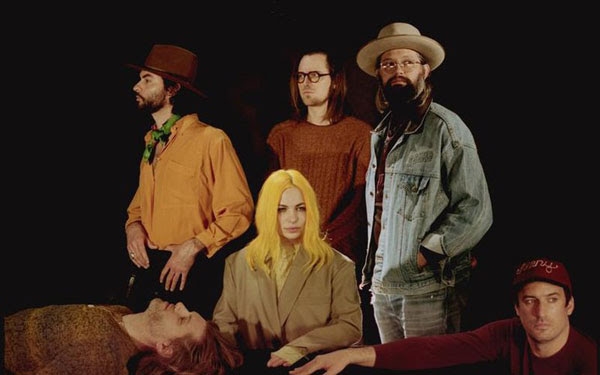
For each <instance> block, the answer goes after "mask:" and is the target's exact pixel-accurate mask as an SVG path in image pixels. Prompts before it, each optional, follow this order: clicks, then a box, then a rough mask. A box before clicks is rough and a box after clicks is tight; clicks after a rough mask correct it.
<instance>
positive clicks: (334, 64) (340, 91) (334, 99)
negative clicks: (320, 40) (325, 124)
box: [290, 47, 348, 124]
mask: <svg viewBox="0 0 600 375" xmlns="http://www.w3.org/2000/svg"><path fill="white" fill-rule="evenodd" d="M317 54H323V55H325V56H326V58H327V67H328V68H329V72H330V74H331V86H330V87H329V105H328V106H327V113H326V117H327V119H329V121H330V122H331V123H332V124H335V123H336V122H339V121H341V120H342V119H343V118H344V117H346V116H347V114H348V103H347V101H346V94H347V91H348V86H347V84H346V71H345V68H344V65H343V63H342V62H341V60H340V59H339V58H338V57H337V56H336V55H334V54H333V53H332V52H329V51H328V50H327V49H326V48H320V47H318V48H307V49H304V50H302V51H300V52H299V53H298V54H297V55H296V56H295V57H294V58H293V65H292V66H293V68H292V73H291V74H290V102H291V103H290V104H291V106H292V111H293V112H292V118H294V119H295V120H298V121H301V120H304V119H306V115H307V113H308V109H307V107H306V106H305V105H304V103H303V102H302V98H301V97H300V91H299V90H298V81H297V80H296V74H297V73H298V66H299V65H300V60H302V58H303V57H304V56H310V55H317Z"/></svg>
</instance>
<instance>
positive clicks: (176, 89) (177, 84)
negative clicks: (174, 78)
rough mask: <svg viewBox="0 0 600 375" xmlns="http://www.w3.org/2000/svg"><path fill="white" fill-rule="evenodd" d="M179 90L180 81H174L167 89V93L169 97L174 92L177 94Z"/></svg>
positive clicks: (173, 94)
mask: <svg viewBox="0 0 600 375" xmlns="http://www.w3.org/2000/svg"><path fill="white" fill-rule="evenodd" d="M179 90H181V83H179V82H176V83H175V84H174V85H173V86H171V87H169V88H168V89H167V93H168V94H169V95H170V96H171V97H173V96H175V94H177V93H178V92H179Z"/></svg>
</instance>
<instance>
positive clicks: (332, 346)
mask: <svg viewBox="0 0 600 375" xmlns="http://www.w3.org/2000/svg"><path fill="white" fill-rule="evenodd" d="M354 267H355V266H354V262H351V261H349V260H348V261H344V263H343V265H342V266H341V267H340V268H339V269H338V270H337V271H336V272H334V275H333V282H332V288H333V290H332V301H331V319H330V320H329V322H328V323H327V324H326V325H324V326H322V327H318V328H315V329H313V330H311V331H309V332H307V333H306V334H304V335H302V336H300V337H297V338H296V339H294V340H292V341H290V342H289V343H288V344H287V345H285V346H284V348H285V347H286V346H292V347H295V348H300V349H305V350H306V352H307V353H314V352H317V351H331V350H336V349H339V348H343V347H347V346H350V345H352V344H354V343H356V342H358V341H359V340H360V338H361V337H362V311H361V309H360V296H359V294H358V287H357V285H356V275H355V272H354Z"/></svg>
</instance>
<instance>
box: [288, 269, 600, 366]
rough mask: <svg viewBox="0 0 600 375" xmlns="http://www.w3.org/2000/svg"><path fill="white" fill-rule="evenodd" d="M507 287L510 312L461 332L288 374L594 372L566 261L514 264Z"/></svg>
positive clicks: (357, 352)
mask: <svg viewBox="0 0 600 375" xmlns="http://www.w3.org/2000/svg"><path fill="white" fill-rule="evenodd" d="M512 285H513V300H514V308H515V312H516V314H517V317H514V318H510V319H504V320H498V321H495V322H492V323H488V324H486V325H484V326H482V327H480V328H478V329H475V330H472V331H468V332H460V333H454V334H446V335H436V336H422V337H410V338H406V339H401V340H397V341H392V342H389V343H386V344H381V345H375V346H365V347H360V348H348V349H341V350H338V351H335V352H331V353H328V354H324V355H320V356H317V357H316V358H315V359H313V360H312V361H311V362H309V363H307V364H306V365H304V366H302V367H299V368H297V369H295V370H293V371H291V372H290V374H291V375H307V374H312V373H314V372H315V371H317V370H319V369H326V370H327V375H335V374H338V373H340V371H342V370H343V369H344V368H345V367H346V366H347V365H350V364H353V365H359V366H364V367H374V368H380V369H392V370H422V369H434V368H444V367H450V366H457V365H465V364H475V363H484V362H486V363H490V362H493V363H498V364H501V365H502V366H504V367H503V368H504V369H506V373H510V374H513V375H526V374H529V375H533V374H536V375H539V374H543V375H566V374H579V375H597V373H598V344H597V342H596V341H595V340H594V339H592V338H591V337H589V336H587V335H586V334H584V333H582V332H580V331H578V330H577V329H575V328H574V327H573V326H571V325H570V322H569V316H570V315H571V314H572V313H573V310H574V308H575V299H574V297H573V293H572V291H573V289H572V286H571V280H570V278H569V274H568V272H567V270H566V268H565V266H564V265H563V264H562V263H561V262H558V261H555V260H550V259H534V260H531V261H527V262H525V263H522V264H521V265H520V266H519V267H517V270H516V272H515V276H514V279H513V283H512Z"/></svg>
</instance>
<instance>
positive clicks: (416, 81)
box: [377, 48, 431, 105]
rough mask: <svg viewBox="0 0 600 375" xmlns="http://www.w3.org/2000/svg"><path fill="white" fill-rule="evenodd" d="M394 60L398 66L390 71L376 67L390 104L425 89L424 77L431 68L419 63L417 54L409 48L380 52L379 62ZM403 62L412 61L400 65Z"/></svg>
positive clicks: (399, 101)
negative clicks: (406, 64)
mask: <svg viewBox="0 0 600 375" xmlns="http://www.w3.org/2000/svg"><path fill="white" fill-rule="evenodd" d="M388 61H390V62H395V63H396V64H397V65H398V66H397V67H396V69H394V70H392V71H388V70H386V69H382V68H378V70H377V72H378V75H379V80H380V83H381V87H382V88H383V92H384V94H385V97H386V99H387V101H388V102H389V103H390V104H392V105H393V104H402V103H405V102H409V101H411V100H413V99H415V98H417V97H418V96H419V95H420V94H421V93H422V92H423V90H425V87H426V85H425V79H427V77H428V76H429V73H430V72H431V69H430V67H429V65H428V64H422V63H421V57H420V56H419V54H418V53H417V52H415V51H413V50H411V49H404V48H403V49H393V50H389V51H386V52H384V53H383V54H381V58H380V63H385V62H388ZM404 62H413V63H414V64H411V65H410V66H406V67H402V66H401V65H402V63H404Z"/></svg>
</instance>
